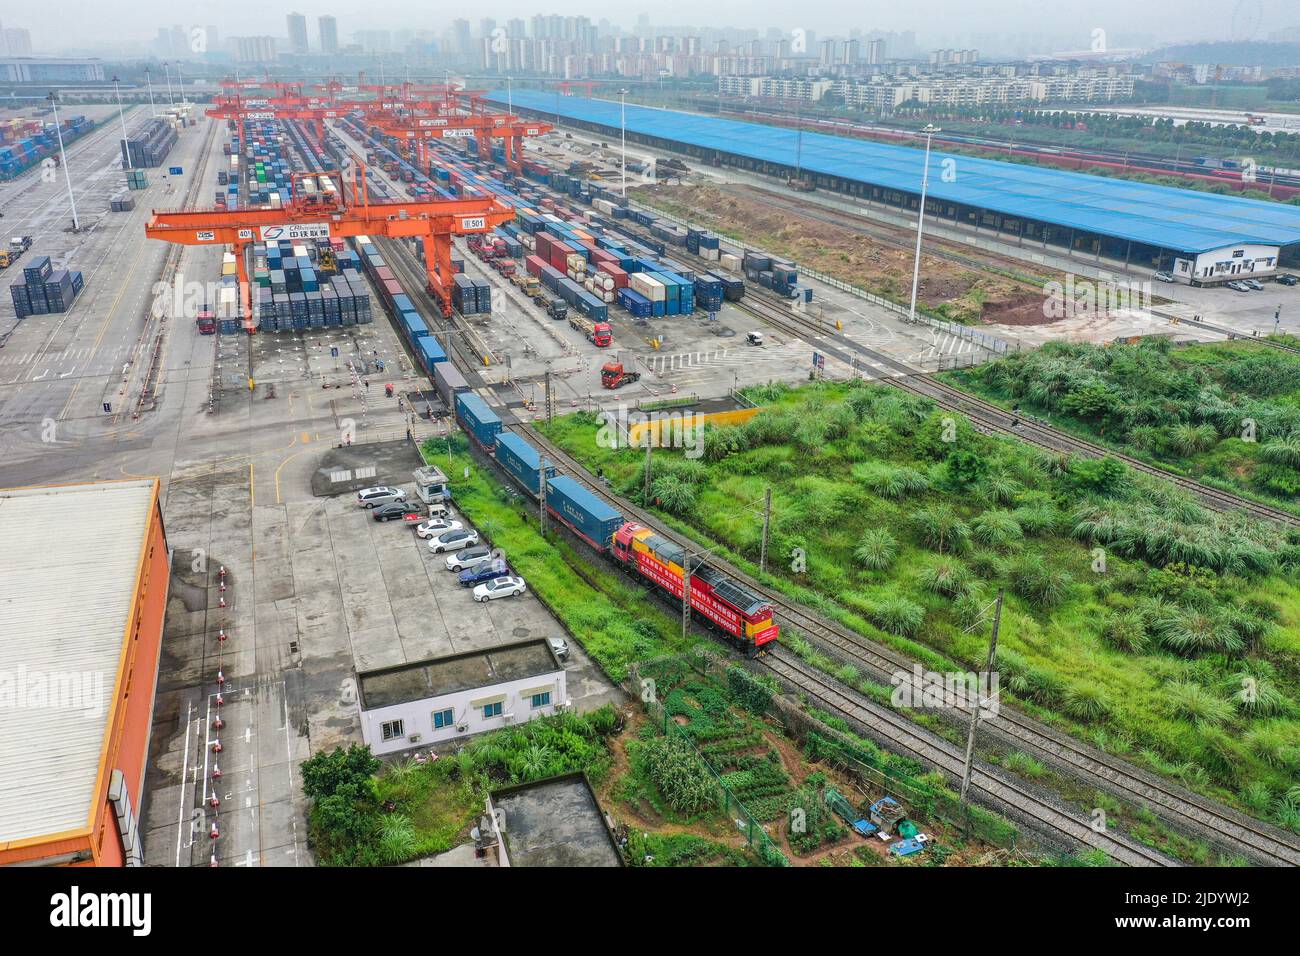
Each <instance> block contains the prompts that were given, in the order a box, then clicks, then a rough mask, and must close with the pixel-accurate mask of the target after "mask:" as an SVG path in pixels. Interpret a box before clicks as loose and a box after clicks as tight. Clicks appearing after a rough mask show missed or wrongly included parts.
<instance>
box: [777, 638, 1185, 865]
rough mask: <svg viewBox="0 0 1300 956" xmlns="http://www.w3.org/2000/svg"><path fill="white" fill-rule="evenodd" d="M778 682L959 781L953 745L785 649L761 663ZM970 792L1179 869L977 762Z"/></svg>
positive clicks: (1115, 851) (1089, 841) (1115, 853)
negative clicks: (844, 686)
mask: <svg viewBox="0 0 1300 956" xmlns="http://www.w3.org/2000/svg"><path fill="white" fill-rule="evenodd" d="M763 663H764V664H765V665H766V666H767V667H768V668H769V669H770V670H771V671H772V672H773V673H774V674H776V676H777V677H778V678H780V679H781V680H783V681H785V682H786V683H787V684H789V685H790V686H792V687H793V688H795V689H796V690H798V691H801V692H803V693H805V694H806V695H807V696H808V697H810V698H812V699H814V700H817V701H819V702H821V703H822V704H823V705H824V706H825V707H826V708H827V709H828V710H832V711H835V712H837V713H840V714H842V715H844V716H845V717H848V718H849V719H851V720H854V721H857V722H858V723H860V724H863V725H865V726H867V727H870V728H871V729H872V731H874V732H875V733H877V734H879V735H881V736H883V737H884V738H886V739H887V740H889V741H891V742H893V744H894V745H895V746H896V747H897V748H898V749H899V750H904V751H908V752H911V753H915V754H916V755H917V756H919V757H921V759H923V760H924V761H925V762H926V763H928V764H930V765H931V766H933V767H935V768H936V769H938V770H940V771H942V772H943V773H944V774H945V776H947V777H948V779H950V780H960V779H961V777H962V773H963V770H964V768H965V754H964V752H963V750H962V749H961V748H960V747H958V746H957V745H956V744H952V743H949V742H948V741H946V740H944V739H942V738H941V737H936V736H934V735H932V734H930V733H928V732H925V731H921V730H919V729H918V728H917V726H916V725H915V724H913V723H912V722H911V721H909V720H908V719H907V718H905V717H901V716H899V715H897V714H895V713H894V712H893V711H891V710H890V709H889V708H887V707H883V706H881V705H879V704H875V703H874V702H871V701H868V700H866V699H865V698H860V697H859V696H858V695H856V694H853V695H850V694H847V693H845V692H844V690H842V689H841V688H840V686H838V684H837V682H836V681H835V680H834V679H833V678H831V677H828V676H826V675H825V674H822V673H821V672H820V671H818V670H817V669H816V668H814V667H811V666H809V665H808V664H805V663H804V662H803V661H801V660H799V659H798V658H797V657H795V656H794V654H792V653H791V652H789V651H787V650H786V649H785V648H778V649H777V650H776V651H774V652H772V653H771V654H769V655H768V657H767V658H765V659H763ZM971 787H972V789H974V790H977V791H980V792H983V793H984V794H985V795H986V796H987V797H990V798H992V799H993V800H995V801H996V802H998V803H1001V804H1004V805H1006V806H1008V807H1011V808H1014V811H1015V812H1016V814H1017V815H1019V816H1022V817H1026V818H1028V819H1030V820H1031V821H1033V822H1034V823H1036V824H1038V825H1040V826H1044V827H1047V828H1049V829H1051V830H1053V831H1055V832H1057V833H1060V834H1063V835H1065V836H1068V837H1070V838H1071V839H1073V840H1074V841H1076V842H1077V843H1079V844H1081V845H1083V846H1087V847H1091V848H1093V849H1097V850H1101V851H1102V852H1104V853H1105V854H1106V855H1107V856H1109V857H1110V858H1111V859H1112V860H1114V861H1116V862H1117V863H1123V864H1125V865H1126V866H1178V865H1179V864H1178V863H1177V861H1175V860H1172V859H1170V858H1169V857H1167V856H1165V855H1164V854H1163V853H1160V852H1158V851H1156V850H1153V849H1152V848H1150V847H1148V846H1144V845H1143V844H1141V843H1138V842H1136V841H1134V840H1130V839H1128V838H1127V837H1125V836H1122V835H1120V834H1117V833H1112V832H1111V831H1109V830H1107V829H1104V828H1103V829H1102V830H1100V831H1099V830H1096V829H1094V828H1093V827H1092V826H1091V825H1090V824H1089V823H1086V822H1084V821H1083V820H1081V819H1079V817H1078V816H1076V815H1075V814H1073V813H1070V812H1067V811H1066V810H1064V809H1062V808H1061V807H1059V806H1057V805H1056V804H1054V803H1052V802H1051V801H1049V800H1047V799H1046V798H1044V797H1042V796H1039V795H1038V794H1036V793H1034V792H1033V791H1032V790H1030V789H1029V788H1028V787H1025V786H1023V785H1021V784H1019V783H1017V782H1015V781H1014V780H1011V779H1009V778H1004V777H1002V776H1000V775H996V774H994V773H992V772H990V771H989V770H987V769H986V768H985V767H983V766H982V765H981V764H980V763H979V762H978V761H976V764H975V766H974V767H973V768H972V770H971Z"/></svg>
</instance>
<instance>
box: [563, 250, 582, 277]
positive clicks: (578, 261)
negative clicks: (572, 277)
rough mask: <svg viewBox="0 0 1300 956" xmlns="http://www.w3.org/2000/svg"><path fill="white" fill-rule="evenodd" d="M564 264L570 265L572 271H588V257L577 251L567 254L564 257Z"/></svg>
mask: <svg viewBox="0 0 1300 956" xmlns="http://www.w3.org/2000/svg"><path fill="white" fill-rule="evenodd" d="M564 264H565V265H566V266H568V267H569V271H570V272H582V273H585V272H586V271H587V257H586V256H583V255H579V254H578V253H576V252H574V253H570V254H569V255H568V256H566V257H565V259H564Z"/></svg>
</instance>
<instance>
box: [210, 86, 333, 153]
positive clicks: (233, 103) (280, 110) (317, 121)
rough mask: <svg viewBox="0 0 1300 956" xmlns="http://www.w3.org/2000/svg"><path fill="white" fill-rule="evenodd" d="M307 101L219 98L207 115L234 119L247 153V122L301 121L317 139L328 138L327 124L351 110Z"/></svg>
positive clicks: (240, 147) (240, 140)
mask: <svg viewBox="0 0 1300 956" xmlns="http://www.w3.org/2000/svg"><path fill="white" fill-rule="evenodd" d="M308 102H309V101H308V100H304V99H297V98H294V99H290V98H278V99H257V100H249V99H242V98H240V97H238V96H217V97H215V98H214V99H213V104H212V106H209V107H208V108H207V109H206V110H205V111H204V112H205V114H206V115H208V116H211V117H213V118H214V119H232V120H234V121H235V123H236V125H237V127H238V132H239V150H240V152H241V153H242V152H243V150H244V122H243V121H244V120H246V119H253V120H271V119H275V120H281V119H299V120H306V121H307V122H309V123H311V124H312V131H313V132H314V133H315V134H316V138H317V139H319V140H323V139H324V138H325V120H327V119H331V118H333V117H337V116H343V115H344V114H345V113H347V112H348V109H349V108H350V107H349V106H347V105H346V104H341V105H338V106H309V105H307V104H308Z"/></svg>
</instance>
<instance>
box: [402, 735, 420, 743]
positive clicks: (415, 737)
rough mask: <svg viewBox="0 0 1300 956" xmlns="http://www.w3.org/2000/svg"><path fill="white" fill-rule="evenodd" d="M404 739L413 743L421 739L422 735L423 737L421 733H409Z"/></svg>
mask: <svg viewBox="0 0 1300 956" xmlns="http://www.w3.org/2000/svg"><path fill="white" fill-rule="evenodd" d="M406 739H407V740H409V741H410V742H411V743H413V744H418V743H419V742H420V741H421V740H423V739H424V737H423V736H422V735H421V734H411V735H410V736H409V737H407V738H406Z"/></svg>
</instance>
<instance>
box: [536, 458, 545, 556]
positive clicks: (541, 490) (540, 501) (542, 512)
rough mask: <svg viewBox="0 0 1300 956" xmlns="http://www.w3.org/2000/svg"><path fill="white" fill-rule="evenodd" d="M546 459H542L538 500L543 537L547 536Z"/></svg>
mask: <svg viewBox="0 0 1300 956" xmlns="http://www.w3.org/2000/svg"><path fill="white" fill-rule="evenodd" d="M546 465H547V462H546V459H545V458H543V459H542V470H541V474H540V475H539V481H538V486H539V488H538V492H537V502H538V506H539V509H540V510H539V521H540V523H541V528H542V537H543V538H545V537H546Z"/></svg>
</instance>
